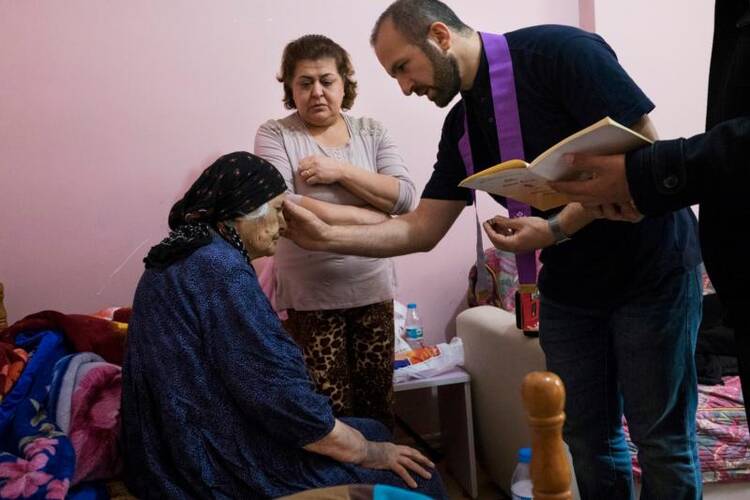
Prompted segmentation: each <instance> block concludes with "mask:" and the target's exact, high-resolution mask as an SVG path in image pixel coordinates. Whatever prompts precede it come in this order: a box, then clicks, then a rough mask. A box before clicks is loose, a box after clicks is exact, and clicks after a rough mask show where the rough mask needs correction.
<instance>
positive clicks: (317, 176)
mask: <svg viewBox="0 0 750 500" xmlns="http://www.w3.org/2000/svg"><path fill="white" fill-rule="evenodd" d="M346 166H347V164H346V163H345V162H343V161H340V160H336V159H334V158H329V157H327V156H323V155H311V156H306V157H305V158H302V159H301V160H300V161H299V165H298V166H297V171H298V172H299V175H300V177H302V180H304V181H305V182H306V183H307V184H333V183H334V182H339V181H340V180H341V179H342V177H343V176H344V174H345V172H346Z"/></svg>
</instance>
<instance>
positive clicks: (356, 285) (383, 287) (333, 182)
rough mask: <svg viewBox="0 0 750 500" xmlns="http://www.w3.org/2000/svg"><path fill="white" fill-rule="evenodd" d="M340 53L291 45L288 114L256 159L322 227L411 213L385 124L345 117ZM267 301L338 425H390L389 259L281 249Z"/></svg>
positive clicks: (260, 142)
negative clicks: (352, 419) (353, 419)
mask: <svg viewBox="0 0 750 500" xmlns="http://www.w3.org/2000/svg"><path fill="white" fill-rule="evenodd" d="M353 74H354V70H353V68H352V64H351V62H350V60H349V55H348V54H347V52H346V51H345V50H344V49H343V48H342V47H341V46H339V45H338V44H337V43H335V42H334V41H332V40H330V39H329V38H327V37H325V36H322V35H305V36H303V37H300V38H298V39H297V40H294V41H292V42H290V43H289V44H288V45H287V46H286V47H285V48H284V53H283V56H282V62H281V71H280V74H279V76H278V80H279V82H281V83H282V84H283V88H284V104H285V106H286V107H287V108H288V109H292V110H295V111H294V112H293V113H291V114H290V115H288V116H286V117H284V118H282V119H278V120H269V121H267V122H266V123H264V124H263V125H262V126H261V127H260V128H259V129H258V132H257V135H256V137H255V153H256V154H257V155H259V156H261V157H263V158H265V159H266V160H268V161H269V162H271V163H272V164H273V165H274V166H276V168H277V169H278V170H279V171H280V172H281V174H282V176H283V177H284V180H285V181H286V185H287V188H288V192H289V193H293V194H290V195H289V198H290V199H292V200H293V201H296V202H297V203H299V204H300V205H302V206H304V207H305V208H307V209H309V210H311V211H313V212H314V213H316V214H317V215H318V216H319V217H320V218H322V219H323V220H325V221H326V222H328V223H329V224H374V223H378V222H382V221H384V220H386V219H387V218H388V217H390V216H391V215H399V214H403V213H406V212H408V211H410V210H411V209H412V207H413V204H414V199H415V186H414V183H413V181H412V180H411V179H410V178H409V175H408V172H407V169H406V166H405V165H404V161H403V159H402V158H401V155H400V154H399V152H398V150H397V148H396V145H395V144H394V142H393V140H392V139H391V137H390V136H389V134H388V132H387V131H386V129H385V128H384V127H383V125H382V124H380V123H379V122H377V121H376V120H373V119H371V118H365V117H353V116H350V115H348V114H345V113H343V111H345V110H348V109H350V108H351V107H352V105H353V103H354V98H355V97H356V82H355V81H354V80H353ZM275 266H276V276H275V277H276V287H275V300H276V307H277V308H278V309H286V310H287V312H288V315H289V319H288V321H287V323H286V325H285V326H286V327H287V329H288V330H289V332H290V333H291V334H292V335H293V337H294V338H295V340H296V341H297V342H298V343H299V345H300V346H301V347H302V349H303V352H304V354H305V361H306V363H307V366H308V370H309V371H310V373H311V375H312V377H313V380H315V382H316V385H317V388H318V390H319V391H320V392H322V393H323V394H326V395H327V396H328V397H329V398H330V400H331V403H332V406H333V409H334V412H335V414H336V415H339V416H358V417H370V418H375V419H378V420H380V421H381V422H383V423H385V424H386V425H387V426H389V427H391V428H392V427H393V412H392V400H393V389H392V385H393V336H394V333H393V331H394V327H393V297H394V293H395V287H396V278H395V271H394V266H393V263H392V261H391V260H390V259H383V258H368V257H354V256H344V255H339V254H334V253H329V252H311V251H308V250H304V249H302V248H300V247H299V246H297V245H296V244H294V243H293V242H292V241H290V240H282V241H281V242H280V244H279V249H278V252H277V254H276V257H275Z"/></svg>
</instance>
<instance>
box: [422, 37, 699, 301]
mask: <svg viewBox="0 0 750 500" xmlns="http://www.w3.org/2000/svg"><path fill="white" fill-rule="evenodd" d="M505 36H506V38H507V41H508V46H509V49H510V54H511V59H512V61H513V71H514V79H515V85H516V95H517V99H518V112H519V119H520V122H521V133H522V136H523V145H524V152H525V155H526V158H525V159H526V160H528V161H531V160H532V159H534V158H535V157H536V156H538V155H539V154H541V153H542V152H544V151H545V150H547V149H548V148H549V147H551V146H553V145H555V144H556V143H557V142H559V141H560V140H562V139H564V138H565V137H567V136H569V135H571V134H573V133H574V132H577V131H578V130H580V129H582V128H584V127H587V126H589V125H591V124H593V123H595V122H597V121H598V120H600V119H602V118H604V117H605V116H609V117H611V118H612V119H614V120H616V121H618V122H620V123H622V124H623V125H626V126H629V125H633V124H634V123H636V122H637V121H638V120H639V119H640V118H641V117H642V116H643V115H645V114H647V113H649V112H650V111H651V110H653V109H654V104H653V103H652V102H651V101H650V100H649V99H648V97H646V95H645V94H644V93H643V92H642V91H641V90H640V89H639V88H638V86H637V85H636V84H635V82H633V80H632V79H631V78H630V77H629V76H628V74H627V73H626V72H625V70H624V69H623V68H622V67H621V66H620V64H619V63H618V61H617V57H616V56H615V53H614V51H613V50H612V49H611V48H610V47H609V45H607V43H606V42H605V41H604V40H603V39H602V38H601V37H599V36H598V35H596V34H593V33H589V32H586V31H583V30H580V29H578V28H573V27H569V26H553V25H548V26H534V27H530V28H524V29H520V30H518V31H513V32H511V33H507V34H506V35H505ZM461 97H462V98H463V99H462V100H461V101H459V102H458V103H457V104H456V105H455V106H453V108H452V109H451V110H450V112H449V113H448V116H447V117H446V119H445V123H444V124H443V131H442V137H441V139H440V146H439V149H438V155H437V162H436V163H435V166H434V172H433V174H432V177H431V178H430V180H429V182H428V183H427V186H426V187H425V190H424V192H423V194H422V197H423V198H431V199H441V200H466V202H467V204H469V203H471V194H470V191H469V190H468V189H464V188H460V187H458V183H459V182H460V181H461V180H462V179H463V178H464V177H466V175H467V173H466V169H465V167H464V164H463V161H462V159H461V155H460V152H459V149H458V141H459V139H460V138H461V136H462V135H463V134H464V113H465V112H468V123H469V137H470V141H471V150H472V156H473V158H474V169H475V171H476V172H479V171H481V170H484V169H486V168H488V167H491V166H493V165H496V164H497V163H500V161H501V159H500V150H499V146H498V141H497V130H496V128H495V117H494V107H493V103H492V93H491V89H490V81H489V67H488V63H487V58H486V55H485V53H484V49H482V59H481V63H480V66H479V69H478V72H477V77H476V79H475V81H474V85H473V87H472V88H471V90H468V91H465V92H462V93H461ZM465 110H466V111H465ZM493 197H494V198H495V199H496V200H497V201H498V202H499V203H501V204H503V205H505V199H504V198H503V197H500V196H493ZM558 210H559V209H558ZM552 213H553V212H552V211H550V212H548V213H546V214H544V213H541V212H539V211H536V210H534V214H535V215H541V216H544V217H547V216H550V215H551V214H552ZM541 259H542V262H543V264H544V266H543V269H542V272H541V275H540V278H539V287H540V290H541V291H542V293H543V294H545V295H546V296H548V297H550V298H552V299H555V300H557V301H560V302H564V303H569V304H575V305H587V306H598V305H601V306H608V305H611V304H614V303H616V302H617V301H619V300H627V298H628V297H630V296H634V295H637V294H638V293H640V291H641V290H643V287H647V286H653V284H654V283H658V282H659V277H660V276H661V275H664V274H665V273H670V272H676V271H680V270H682V269H686V268H690V267H694V266H695V265H697V264H698V263H699V262H700V253H699V250H698V246H697V237H696V223H695V216H694V215H693V214H692V212H690V211H689V210H688V209H685V210H682V211H680V212H675V213H670V214H667V215H664V216H661V217H647V218H646V219H644V220H643V221H642V222H640V223H638V224H631V223H627V222H613V221H604V220H597V221H594V222H593V223H591V224H589V225H588V226H586V227H585V228H583V229H581V230H580V231H578V232H577V233H576V234H575V235H574V237H573V238H572V239H571V240H570V241H568V242H565V243H562V244H560V245H555V246H552V247H549V248H547V249H545V250H544V251H543V252H542V257H541Z"/></svg>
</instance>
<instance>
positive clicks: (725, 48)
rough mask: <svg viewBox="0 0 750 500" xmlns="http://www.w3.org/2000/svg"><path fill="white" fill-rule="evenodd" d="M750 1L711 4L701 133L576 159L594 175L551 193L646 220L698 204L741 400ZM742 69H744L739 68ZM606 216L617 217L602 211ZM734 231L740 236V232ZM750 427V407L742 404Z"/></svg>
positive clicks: (748, 393)
mask: <svg viewBox="0 0 750 500" xmlns="http://www.w3.org/2000/svg"><path fill="white" fill-rule="evenodd" d="M748 37H750V2H748V1H747V0H729V1H723V0H722V1H721V2H716V12H715V16H714V41H713V50H712V55H711V70H710V74H709V89H708V110H707V120H706V129H707V132H705V133H703V134H699V135H696V136H694V137H691V138H689V139H673V140H669V141H658V142H656V143H655V144H653V145H652V146H650V147H645V148H642V149H639V150H637V151H634V152H632V153H630V154H628V155H612V156H605V157H599V156H578V155H576V156H575V157H572V158H571V159H570V161H571V163H572V166H574V167H575V168H577V169H580V170H584V171H587V172H589V173H591V174H594V177H593V178H592V179H590V180H588V181H583V182H560V183H555V184H554V185H553V186H554V188H555V189H557V190H559V191H561V192H564V193H566V194H567V195H568V196H569V197H571V198H574V199H577V200H579V201H581V202H584V203H586V204H590V205H593V206H598V205H600V204H607V203H618V204H620V205H623V206H627V205H628V204H629V203H630V202H631V200H632V202H633V203H634V206H635V209H636V210H637V211H638V212H642V213H644V214H647V215H658V214H662V213H665V212H668V211H670V210H677V209H680V208H683V207H688V206H690V205H693V204H696V203H699V204H700V226H701V231H700V236H701V247H702V250H703V256H704V259H705V263H706V270H707V272H708V275H709V277H710V278H711V280H712V284H713V285H714V287H715V289H716V293H717V294H718V296H719V299H720V300H721V301H722V303H723V305H724V307H725V308H726V313H727V319H728V322H729V323H730V324H731V325H732V326H733V328H734V329H735V340H736V343H737V357H738V359H739V365H740V378H741V380H742V391H743V396H744V400H745V401H746V402H750V320H748V317H747V313H746V310H747V307H748V305H750V292H749V291H748V284H749V283H750V271H749V269H750V268H748V266H747V265H745V260H746V258H747V257H746V256H747V248H746V246H745V245H741V244H739V243H738V240H739V237H740V236H739V234H740V233H739V232H741V231H742V228H744V227H745V226H746V225H747V221H748V219H749V218H750V209H748V208H747V203H746V202H745V198H746V196H747V195H746V192H747V187H748V185H750V169H749V168H748V167H747V162H748V158H750V91H749V90H748V89H750V44H748V43H747V41H748V39H749V38H748ZM743 68H744V69H743ZM602 214H603V215H604V216H606V217H610V218H615V219H616V218H619V216H620V214H619V213H617V212H611V211H609V210H606V209H604V210H602ZM738 231H739V232H738ZM745 411H746V413H747V415H748V423H750V404H746V405H745Z"/></svg>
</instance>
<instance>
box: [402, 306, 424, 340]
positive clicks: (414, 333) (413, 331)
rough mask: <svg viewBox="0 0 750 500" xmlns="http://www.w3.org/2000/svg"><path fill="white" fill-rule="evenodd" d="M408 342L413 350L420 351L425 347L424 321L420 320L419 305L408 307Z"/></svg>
mask: <svg viewBox="0 0 750 500" xmlns="http://www.w3.org/2000/svg"><path fill="white" fill-rule="evenodd" d="M404 326H405V329H406V341H407V342H408V343H409V346H411V348H412V349H419V348H420V347H424V345H423V343H422V340H423V339H424V328H422V320H421V319H419V314H417V304H414V303H412V304H409V305H407V306H406V322H405V325H404Z"/></svg>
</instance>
